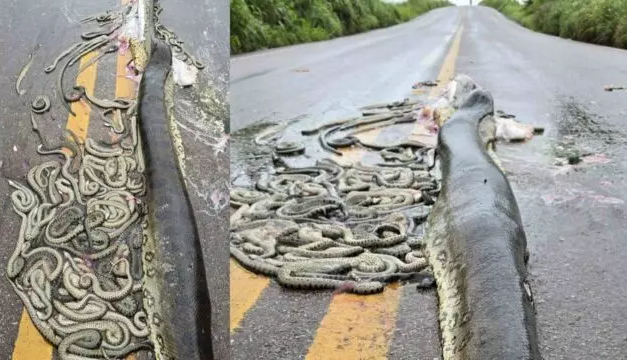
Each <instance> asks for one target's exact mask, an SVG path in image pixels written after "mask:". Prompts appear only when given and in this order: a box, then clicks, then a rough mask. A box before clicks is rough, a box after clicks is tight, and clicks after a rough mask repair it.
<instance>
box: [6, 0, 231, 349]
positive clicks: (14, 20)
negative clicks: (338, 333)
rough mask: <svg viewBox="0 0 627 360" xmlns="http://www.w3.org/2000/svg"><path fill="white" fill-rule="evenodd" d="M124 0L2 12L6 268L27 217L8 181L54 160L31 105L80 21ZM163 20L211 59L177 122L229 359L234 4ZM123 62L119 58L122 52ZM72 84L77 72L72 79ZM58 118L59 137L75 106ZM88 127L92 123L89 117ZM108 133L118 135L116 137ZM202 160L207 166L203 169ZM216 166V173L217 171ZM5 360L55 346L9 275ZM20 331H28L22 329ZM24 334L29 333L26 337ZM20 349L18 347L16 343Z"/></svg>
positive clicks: (176, 12)
mask: <svg viewBox="0 0 627 360" xmlns="http://www.w3.org/2000/svg"><path fill="white" fill-rule="evenodd" d="M119 3H120V1H118V0H108V1H101V2H97V4H96V3H95V2H84V1H78V0H64V1H58V2H55V4H54V5H52V3H45V2H40V1H35V0H26V1H13V0H2V11H1V12H0V34H1V35H0V49H2V50H3V51H2V52H1V53H0V75H1V76H0V149H1V150H2V156H1V157H0V164H1V170H2V176H3V179H2V180H1V181H0V211H1V214H0V232H1V233H2V234H3V237H2V239H1V240H0V249H1V250H0V273H2V274H4V273H5V267H6V263H7V260H8V257H9V255H10V254H11V253H12V251H13V249H14V247H15V241H16V239H17V234H18V230H19V218H18V216H17V215H16V214H15V213H14V212H13V210H12V208H11V203H10V201H9V194H10V188H9V186H8V184H7V181H6V179H17V180H22V179H24V176H25V174H26V172H27V171H28V169H29V167H30V166H33V165H35V164H39V163H41V162H42V161H44V158H43V157H41V156H38V155H37V153H36V152H35V149H36V145H37V144H38V140H37V137H36V136H35V134H34V133H33V132H32V131H31V129H30V118H29V111H30V108H29V104H30V101H32V97H34V96H36V95H38V94H40V93H41V92H42V91H44V90H49V89H50V87H51V86H52V85H53V84H54V81H55V79H56V76H50V77H49V76H45V75H43V71H42V70H41V69H42V68H43V67H44V63H45V64H46V65H45V66H47V65H48V64H49V63H50V60H51V58H52V57H53V56H56V55H57V54H58V53H59V52H60V51H62V50H63V49H65V48H66V47H68V46H69V45H70V44H72V43H74V42H75V41H76V40H77V39H78V38H79V35H80V33H81V31H82V29H81V28H80V27H79V24H78V23H77V20H79V19H80V18H82V17H84V16H86V15H90V14H93V13H97V12H101V11H104V10H107V9H110V8H113V7H115V6H117V5H118V4H119ZM161 4H162V6H163V8H164V11H163V13H162V15H161V19H162V21H163V22H164V23H165V24H166V25H169V26H170V27H171V28H172V29H173V30H174V31H176V32H177V34H178V35H179V36H180V38H181V39H182V40H184V41H185V42H186V46H188V48H189V49H190V50H192V52H193V53H195V54H196V55H197V56H198V57H199V59H200V60H201V61H202V62H203V63H204V64H205V65H206V69H205V70H203V71H202V72H201V73H200V75H199V81H198V86H196V87H194V88H193V89H192V90H188V89H183V90H177V93H176V95H175V96H176V106H175V111H176V113H177V116H176V118H177V120H178V121H179V125H181V133H182V137H183V143H184V148H185V154H186V168H187V169H188V177H187V179H186V180H187V184H188V187H189V191H190V194H191V199H192V205H193V207H194V210H195V214H196V219H197V221H198V227H199V232H200V236H201V242H202V245H203V253H204V257H205V265H206V271H207V273H208V274H209V288H210V293H211V296H212V302H213V309H214V322H215V323H214V330H213V335H214V344H215V349H216V350H215V351H216V355H217V358H219V359H227V358H229V334H228V331H227V324H228V321H229V320H228V293H227V288H228V276H227V275H223V274H227V258H228V250H227V249H226V247H225V246H223V242H221V241H219V240H220V239H223V238H224V237H225V236H226V229H227V222H226V219H225V216H226V210H225V209H223V208H220V207H216V206H215V205H214V203H213V201H212V200H211V195H212V194H213V193H214V192H215V191H217V192H219V193H223V194H228V180H227V178H228V177H227V174H228V168H227V164H228V156H227V153H221V154H218V155H217V156H216V155H214V151H213V148H211V147H210V144H213V140H212V139H211V138H210V137H211V136H216V135H217V134H218V133H219V130H220V129H221V127H222V123H223V122H224V121H225V120H228V110H227V107H226V106H225V98H226V90H227V86H228V66H229V63H228V62H229V59H228V53H229V50H228V20H227V19H228V14H229V12H228V2H227V1H226V0H223V1H208V0H206V1H203V0H195V1H187V2H186V3H185V6H180V5H179V4H178V3H177V2H176V1H172V0H163V1H161ZM35 44H42V48H41V50H40V52H39V55H38V56H37V58H36V59H35V61H34V63H33V65H32V67H31V69H30V71H29V73H28V76H27V77H26V79H25V80H24V83H23V87H24V88H25V89H27V90H28V93H27V95H25V96H22V97H18V96H17V94H16V93H15V89H14V87H15V80H16V77H17V74H18V72H19V71H20V69H21V68H22V66H24V64H25V63H26V61H27V56H28V54H29V53H30V51H31V50H32V49H33V47H34V46H35ZM112 59H114V58H112ZM93 78H94V81H95V92H96V95H98V96H101V97H110V96H112V95H113V91H114V89H115V85H116V82H117V83H118V85H119V83H120V82H121V81H125V80H123V79H122V80H121V79H119V78H118V79H116V73H115V60H113V61H100V62H98V70H97V76H94V77H93ZM67 79H68V80H67V81H68V83H69V76H68V77H67ZM50 114H51V115H52V118H49V119H47V120H46V121H44V122H42V123H40V124H39V126H40V128H41V129H42V132H43V134H44V136H45V137H46V138H47V139H49V141H54V140H56V139H57V138H58V136H59V134H60V133H61V132H60V131H61V129H64V128H65V127H66V124H67V123H68V118H67V112H63V111H62V110H61V108H60V107H55V108H53V109H52V111H51V112H50ZM85 123H87V122H85ZM104 129H105V128H103V127H102V126H101V125H100V123H99V122H98V120H97V119H92V121H90V122H89V127H88V133H89V136H93V137H96V138H98V137H102V136H105V135H107V134H108V133H106V132H105V131H104ZM107 136H108V135H107ZM200 164H202V167H201V166H200ZM207 169H212V171H210V172H207V171H206V170H207ZM0 293H1V294H3V295H2V297H0V323H1V324H2V326H1V327H0V359H11V357H12V354H14V355H15V356H14V357H13V359H14V360H31V359H42V360H45V359H49V358H50V357H51V356H53V357H56V355H55V354H53V355H50V353H51V352H52V349H51V348H50V347H49V346H46V345H45V343H42V341H41V338H40V337H39V335H38V334H37V333H36V332H30V333H29V332H28V330H32V328H31V327H29V326H27V325H28V324H27V323H28V322H26V321H23V320H21V319H22V304H21V302H20V301H19V299H18V297H17V296H16V295H15V294H14V291H13V289H12V288H11V286H10V284H9V282H8V281H7V280H6V279H5V277H4V275H3V276H2V277H1V278H0ZM18 329H19V332H18ZM18 333H19V335H18ZM17 347H19V348H20V350H16V351H15V352H14V348H17Z"/></svg>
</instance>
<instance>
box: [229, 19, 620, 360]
mask: <svg viewBox="0 0 627 360" xmlns="http://www.w3.org/2000/svg"><path fill="white" fill-rule="evenodd" d="M460 28H461V29H462V33H461V34H462V35H461V48H460V51H459V54H458V56H457V59H456V65H457V71H458V72H461V73H466V74H468V75H470V76H471V77H473V78H474V79H475V80H476V81H477V82H479V83H480V84H481V85H482V86H484V87H485V88H486V89H488V90H489V91H491V92H492V94H493V96H494V98H495V103H496V107H497V109H503V110H505V111H507V112H509V113H513V114H515V115H516V116H517V117H518V118H519V119H520V120H521V121H524V122H530V123H534V124H537V125H541V126H544V127H545V128H546V132H545V135H544V136H541V137H536V138H535V139H534V140H533V141H532V142H531V143H529V144H524V145H501V146H500V147H499V149H498V152H499V154H500V157H501V158H502V159H503V162H504V165H505V167H506V169H507V172H508V176H509V179H510V181H511V182H512V186H513V188H514V192H515V194H516V197H517V199H518V202H519V206H520V208H521V212H522V217H523V221H524V224H525V227H526V231H527V235H528V241H529V247H530V251H531V260H530V264H529V266H530V273H531V282H532V286H533V291H534V296H535V299H536V302H537V312H538V321H539V332H540V341H541V347H542V352H543V355H544V357H545V358H546V359H590V360H593V359H625V358H627V357H626V355H625V354H627V337H626V335H625V334H627V323H626V322H625V321H624V318H625V317H626V316H627V303H626V302H625V301H624V299H625V298H626V296H627V286H625V285H624V280H623V279H624V274H625V273H627V262H625V261H624V257H625V254H627V243H626V242H625V241H624V236H623V235H622V234H623V233H624V231H625V227H626V226H627V225H626V223H625V219H626V212H625V210H626V209H627V207H626V206H625V200H626V198H625V195H624V194H626V193H627V191H626V190H627V185H626V184H627V183H626V182H625V170H626V165H625V162H624V161H622V159H624V158H625V155H626V154H625V152H626V150H625V149H626V148H625V131H626V130H625V127H624V119H625V117H626V116H627V97H626V96H625V93H624V92H612V93H609V92H604V91H603V86H604V85H607V84H612V83H617V84H618V85H624V84H625V83H627V70H626V69H625V67H624V64H625V63H627V51H623V50H617V49H611V48H605V47H599V46H593V45H588V44H582V43H577V42H573V41H568V40H563V39H559V38H555V37H551V36H546V35H543V34H538V33H534V32H531V31H529V30H527V29H524V28H522V27H520V26H518V25H517V24H515V23H513V22H511V21H509V20H507V19H506V18H504V17H503V16H502V15H500V14H499V13H497V12H496V11H494V10H492V9H488V8H483V7H472V8H469V7H458V8H446V9H439V10H435V11H432V12H430V13H428V14H425V15H424V16H422V17H420V18H418V19H416V20H415V21H413V22H411V23H408V24H404V25H400V26H396V27H393V28H389V29H383V30H378V31H374V32H371V33H367V34H361V35H357V36H352V37H347V38H341V39H336V40H332V41H328V42H322V43H316V44H307V45H300V46H294V47H289V48H283V49H277V50H270V51H266V52H260V53H254V54H250V55H243V56H239V57H235V58H232V60H231V79H232V83H231V90H230V106H231V114H232V115H231V127H232V128H233V129H234V130H240V131H239V132H237V133H235V134H234V142H233V145H232V150H231V169H232V171H231V178H232V180H233V181H234V182H235V183H236V184H245V183H246V182H247V181H248V180H247V178H248V177H249V176H251V171H247V170H246V169H247V168H249V167H250V164H251V162H252V161H251V160H246V158H250V152H249V151H248V150H247V146H246V145H245V144H242V143H241V142H242V141H251V140H250V135H251V133H254V131H255V128H250V125H251V124H253V123H256V122H285V121H288V120H292V119H301V121H299V122H298V123H297V124H296V125H294V127H295V128H302V127H305V126H307V127H311V125H312V124H314V123H320V122H322V121H326V120H330V119H333V118H340V117H344V116H346V115H352V114H354V111H355V109H356V107H358V106H361V105H365V104H369V103H373V102H379V101H382V100H383V101H385V100H396V99H399V98H403V97H404V96H407V95H409V93H410V90H411V84H412V83H413V82H415V81H419V80H425V79H434V78H435V77H436V76H437V74H438V72H439V69H440V66H441V64H442V62H443V58H444V54H445V53H446V52H447V49H448V48H449V46H450V43H451V41H450V40H451V38H452V37H453V35H454V34H455V32H456V31H457V30H458V29H460ZM302 123H306V125H300V124H302ZM297 130H298V129H296V130H295V131H297ZM238 141H239V142H240V143H238ZM560 144H561V145H563V147H565V148H567V149H572V148H577V149H579V150H580V151H581V152H584V153H585V152H589V153H592V154H593V156H589V157H586V158H584V160H585V161H584V163H583V164H580V165H577V166H573V167H571V166H567V165H566V166H558V165H556V160H555V157H556V156H557V155H558V153H559V152H560V151H559V149H557V148H556V146H558V145H560ZM313 156H314V157H316V156H318V154H317V153H315V154H314V155H313ZM231 277H232V283H231V287H232V289H231V318H232V319H233V318H234V316H236V320H237V322H236V325H237V326H235V328H234V325H233V320H232V323H231V327H232V328H234V330H233V336H232V341H233V344H232V346H233V349H232V352H233V357H234V359H247V358H249V356H250V354H255V355H256V358H259V359H275V358H286V359H303V358H307V359H323V358H324V359H336V358H337V359H340V358H342V357H341V355H342V354H343V353H342V351H344V350H343V349H344V348H345V347H350V346H351V341H352V340H351V336H352V335H351V333H350V332H348V330H347V332H346V333H345V334H341V337H340V339H339V340H337V339H335V340H334V341H335V342H334V343H333V344H332V345H330V346H329V347H327V348H326V350H327V353H326V355H325V353H323V352H321V350H320V349H322V348H320V347H319V342H320V340H321V339H323V338H324V339H328V338H329V337H328V334H329V333H330V332H332V329H330V328H332V327H335V328H336V329H350V330H351V331H357V332H358V334H361V335H364V333H363V332H359V331H358V330H354V329H363V328H365V327H374V328H380V329H381V330H379V331H378V332H377V331H376V330H375V331H373V332H371V333H367V334H365V335H364V336H370V337H371V339H372V340H373V341H372V342H373V343H374V342H375V341H374V340H376V339H379V338H381V337H383V338H384V339H385V341H384V342H383V345H381V342H377V344H379V345H376V344H375V345H376V346H375V345H373V347H372V348H370V349H369V351H370V354H371V355H370V356H365V357H363V358H364V359H365V358H372V359H381V358H385V355H383V356H379V355H378V354H380V352H381V348H384V350H385V351H386V353H387V358H389V359H391V360H397V359H432V358H434V357H438V356H439V350H438V338H437V332H436V329H437V328H436V323H435V321H436V317H435V303H436V299H435V297H434V294H433V293H426V294H422V293H416V291H415V290H414V289H413V288H411V287H407V288H400V289H398V290H390V291H389V292H390V293H393V292H395V291H400V292H401V295H400V300H399V301H398V305H397V307H394V309H395V310H394V312H395V314H393V315H390V314H387V315H385V316H383V319H384V320H386V321H391V322H393V323H395V326H396V330H395V331H393V332H390V331H386V329H388V328H387V327H386V326H380V327H379V325H372V324H368V323H367V321H371V320H367V319H370V318H369V316H370V314H368V311H366V310H365V309H367V308H368V306H370V307H373V308H377V306H378V305H377V304H380V303H382V302H385V301H386V297H385V296H382V297H379V298H378V299H377V300H376V302H375V303H370V304H369V305H368V306H365V307H364V315H363V316H362V317H359V316H358V317H357V318H353V319H350V318H349V317H346V316H344V317H342V316H341V312H342V311H341V310H342V309H345V308H347V306H346V304H344V305H341V304H339V305H338V304H337V302H338V301H337V299H336V298H337V296H336V297H334V296H333V295H332V294H331V293H320V292H319V293H310V294H306V293H294V292H289V291H284V290H281V289H280V288H279V287H278V286H276V285H275V284H274V283H272V282H271V283H270V284H269V285H268V286H266V283H265V282H264V280H262V279H261V278H257V277H254V276H250V275H246V273H244V272H243V271H242V270H239V269H238V268H236V267H234V268H233V270H232V273H231ZM242 284H245V285H246V286H247V288H248V289H249V291H248V292H247V293H245V294H242V293H241V292H236V291H235V290H234V287H238V286H240V285H242ZM255 284H258V287H257V288H255V289H253V288H254V286H253V285H255ZM250 289H252V290H250ZM386 293H388V291H386ZM233 294H236V295H237V296H235V297H234V295H233ZM234 299H236V300H237V301H234ZM338 309H339V311H338ZM349 321H350V322H351V323H350V326H347V325H346V322H349ZM384 322H385V321H384ZM380 324H381V323H380ZM329 325H332V326H329ZM340 340H343V341H344V342H343V343H342V341H340ZM379 340H380V339H379ZM377 341H378V340H377ZM362 343H363V342H362ZM377 346H378V347H377ZM344 354H345V353H344ZM324 356H326V357H324ZM344 358H347V357H344Z"/></svg>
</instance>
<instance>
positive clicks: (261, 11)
mask: <svg viewBox="0 0 627 360" xmlns="http://www.w3.org/2000/svg"><path fill="white" fill-rule="evenodd" d="M449 5H451V4H450V3H449V2H448V1H443V0H408V1H407V2H404V3H402V4H389V3H384V2H382V1H381V0H359V1H354V0H231V54H239V53H244V52H250V51H254V50H259V49H267V48H273V47H279V46H286V45H293V44H299V43H305V42H311V41H320V40H328V39H332V38H335V37H339V36H344V35H351V34H356V33H360V32H365V31H368V30H372V29H377V28H382V27H386V26H391V25H396V24H400V23H402V22H406V21H409V20H411V19H413V18H415V17H416V16H418V15H421V14H423V13H425V12H427V11H429V10H432V9H434V8H437V7H442V6H449Z"/></svg>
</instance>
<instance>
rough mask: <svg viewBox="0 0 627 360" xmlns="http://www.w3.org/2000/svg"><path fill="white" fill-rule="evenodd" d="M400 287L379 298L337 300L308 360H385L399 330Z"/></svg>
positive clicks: (350, 296)
mask: <svg viewBox="0 0 627 360" xmlns="http://www.w3.org/2000/svg"><path fill="white" fill-rule="evenodd" d="M400 295H401V290H400V289H399V286H398V284H392V285H389V286H388V287H387V288H386V289H385V291H384V292H383V293H381V294H377V295H368V296H360V295H353V294H340V295H336V296H334V297H333V301H332V302H331V305H330V306H329V310H328V311H327V314H326V315H325V317H324V319H322V322H321V323H320V326H319V327H318V331H317V332H316V337H315V339H314V342H313V344H312V345H311V346H310V347H309V351H308V352H307V357H306V358H305V360H344V359H356V360H385V359H387V353H388V348H389V343H390V340H391V339H392V335H393V334H394V328H395V326H396V310H397V308H398V303H399V299H400Z"/></svg>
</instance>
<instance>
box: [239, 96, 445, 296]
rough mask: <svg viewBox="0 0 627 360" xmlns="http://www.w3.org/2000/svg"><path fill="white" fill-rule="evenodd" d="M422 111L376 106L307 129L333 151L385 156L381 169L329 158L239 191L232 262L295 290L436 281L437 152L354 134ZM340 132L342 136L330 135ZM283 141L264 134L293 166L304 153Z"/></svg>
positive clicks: (364, 289) (261, 139) (376, 288)
mask: <svg viewBox="0 0 627 360" xmlns="http://www.w3.org/2000/svg"><path fill="white" fill-rule="evenodd" d="M415 105H416V103H411V102H409V101H408V100H404V101H400V102H394V103H390V104H380V105H376V106H370V107H368V108H364V109H363V111H364V114H365V116H364V117H361V118H353V119H347V120H342V121H335V122H332V123H330V124H327V125H324V126H321V127H320V128H317V129H312V130H305V131H303V134H304V135H314V134H316V133H318V132H320V133H321V135H320V143H321V145H322V147H323V148H325V149H327V150H328V151H330V152H333V153H339V151H338V150H336V149H337V148H339V147H346V146H350V145H354V146H363V147H365V148H367V149H371V150H372V149H374V150H378V151H379V155H380V156H381V158H382V159H383V162H381V163H379V164H376V165H364V164H362V163H360V162H354V163H350V164H349V163H347V162H346V161H342V162H340V161H339V160H334V159H332V158H326V159H322V160H319V161H317V162H316V163H315V165H313V166H309V167H300V168H296V167H286V166H283V167H279V168H277V169H276V172H275V173H274V174H270V175H268V174H266V176H262V177H261V178H260V179H258V180H257V181H256V183H255V185H254V188H252V187H251V188H242V187H235V188H232V189H231V194H230V195H231V206H232V207H233V213H232V216H231V220H230V226H231V231H230V251H231V255H232V257H233V258H235V259H236V260H237V261H238V262H239V263H240V264H241V265H242V266H244V267H245V268H247V269H249V270H251V271H253V272H256V273H260V274H264V275H267V276H272V277H274V278H276V280H277V282H278V283H279V284H280V285H282V286H284V287H287V288H294V289H337V290H340V291H345V292H351V293H356V294H374V293H379V292H381V291H383V290H384V288H385V286H386V284H388V283H390V282H393V281H396V280H412V279H419V278H425V277H430V275H429V273H428V269H427V262H426V259H425V258H424V254H423V241H422V224H423V223H424V222H425V220H426V219H427V216H428V214H429V210H430V208H431V205H433V202H434V201H435V199H436V198H437V195H438V192H439V181H438V179H437V176H436V174H435V172H434V169H433V165H434V151H433V149H432V148H430V147H428V146H427V145H425V144H422V143H419V142H411V141H407V142H402V143H398V144H393V146H385V144H370V143H366V142H365V141H360V140H359V139H358V137H357V136H356V135H355V132H356V131H359V130H360V129H362V128H363V127H364V126H368V125H373V124H375V125H376V126H379V127H382V126H388V125H391V123H390V119H392V121H393V122H394V121H396V122H397V123H398V120H399V119H402V120H401V121H403V122H408V120H407V119H406V116H405V115H406V114H408V113H409V112H410V111H411V110H412V109H414V106H415ZM399 109H401V110H399ZM373 111H374V112H376V115H370V113H372V112H373ZM283 128H284V127H283V126H279V127H277V129H278V130H277V131H282V130H283ZM358 128H359V129H358ZM348 130H352V131H353V132H352V133H350V132H347V131H348ZM333 132H337V133H344V137H340V138H331V137H330V134H331V133H333ZM279 138H280V136H276V135H273V134H272V131H264V133H263V136H261V135H260V136H258V137H257V139H256V140H255V143H256V144H258V145H262V146H271V147H273V148H274V151H273V157H274V162H275V164H283V165H286V164H285V162H284V161H282V160H281V158H282V157H284V156H293V155H295V154H301V153H302V152H304V151H305V149H304V146H303V145H302V144H300V143H297V142H279V141H278V140H279Z"/></svg>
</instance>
